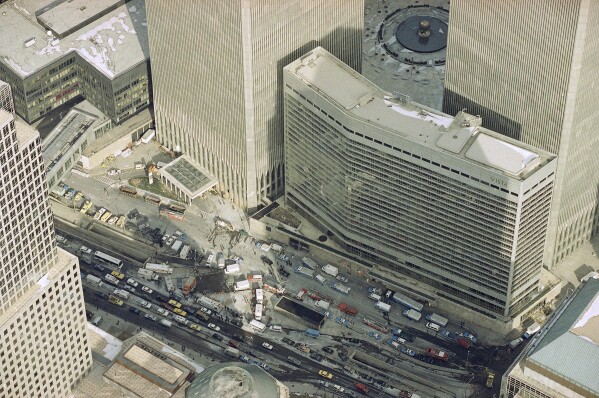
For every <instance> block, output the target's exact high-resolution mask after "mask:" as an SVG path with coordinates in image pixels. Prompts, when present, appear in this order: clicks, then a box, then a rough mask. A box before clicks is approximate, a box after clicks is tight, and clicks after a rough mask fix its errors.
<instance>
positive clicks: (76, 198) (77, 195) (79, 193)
mask: <svg viewBox="0 0 599 398" xmlns="http://www.w3.org/2000/svg"><path fill="white" fill-rule="evenodd" d="M81 198H83V194H82V193H81V191H79V192H77V193H76V194H75V197H74V198H73V202H78V201H80V200H81Z"/></svg>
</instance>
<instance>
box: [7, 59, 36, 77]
mask: <svg viewBox="0 0 599 398" xmlns="http://www.w3.org/2000/svg"><path fill="white" fill-rule="evenodd" d="M3 59H4V62H6V63H7V64H8V65H10V66H11V67H12V68H13V69H14V70H16V71H17V72H19V74H21V76H29V75H30V74H31V72H27V71H26V70H25V69H23V68H22V67H21V65H19V64H18V63H16V62H15V60H14V59H12V58H9V57H4V58H3Z"/></svg>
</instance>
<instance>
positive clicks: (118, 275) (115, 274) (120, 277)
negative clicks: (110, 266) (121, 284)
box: [110, 271, 125, 280]
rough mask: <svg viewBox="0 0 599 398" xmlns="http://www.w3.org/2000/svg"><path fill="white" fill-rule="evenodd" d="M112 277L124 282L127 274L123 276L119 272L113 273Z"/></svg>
mask: <svg viewBox="0 0 599 398" xmlns="http://www.w3.org/2000/svg"><path fill="white" fill-rule="evenodd" d="M110 275H112V276H114V277H115V278H117V279H120V280H123V278H125V274H121V273H120V272H119V271H112V272H111V273H110Z"/></svg>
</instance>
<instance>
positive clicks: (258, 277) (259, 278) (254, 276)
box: [252, 275, 262, 282]
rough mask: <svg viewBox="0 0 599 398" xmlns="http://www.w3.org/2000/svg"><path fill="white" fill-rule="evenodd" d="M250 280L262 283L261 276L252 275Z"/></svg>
mask: <svg viewBox="0 0 599 398" xmlns="http://www.w3.org/2000/svg"><path fill="white" fill-rule="evenodd" d="M252 280H253V281H254V282H262V275H252Z"/></svg>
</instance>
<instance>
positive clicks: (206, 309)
mask: <svg viewBox="0 0 599 398" xmlns="http://www.w3.org/2000/svg"><path fill="white" fill-rule="evenodd" d="M200 311H202V312H203V313H205V314H206V315H210V314H212V311H210V310H209V309H208V308H206V307H201V308H200Z"/></svg>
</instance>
